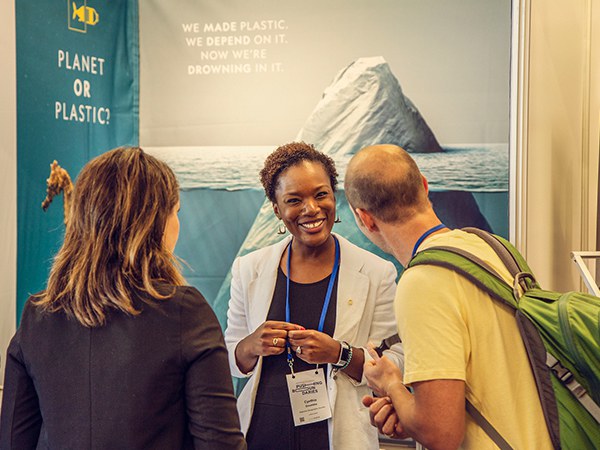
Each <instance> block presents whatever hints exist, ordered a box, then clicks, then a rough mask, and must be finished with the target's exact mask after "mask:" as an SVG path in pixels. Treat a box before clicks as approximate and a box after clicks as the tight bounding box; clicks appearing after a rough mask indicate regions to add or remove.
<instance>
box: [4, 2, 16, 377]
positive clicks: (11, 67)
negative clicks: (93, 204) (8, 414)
mask: <svg viewBox="0 0 600 450" xmlns="http://www.w3.org/2000/svg"><path fill="white" fill-rule="evenodd" d="M14 10H15V5H14V2H12V1H5V2H0V43H1V44H0V355H1V356H0V357H1V358H2V364H1V365H0V371H1V372H0V385H1V384H2V383H3V381H4V364H5V361H6V347H7V346H8V342H9V341H10V338H11V336H12V335H13V333H14V331H15V322H16V320H15V317H16V301H15V297H16V291H17V287H16V283H17V150H16V149H17V135H16V132H17V129H16V115H17V104H16V73H15V71H16V67H15V66H16V59H15V20H14V17H15V13H14Z"/></svg>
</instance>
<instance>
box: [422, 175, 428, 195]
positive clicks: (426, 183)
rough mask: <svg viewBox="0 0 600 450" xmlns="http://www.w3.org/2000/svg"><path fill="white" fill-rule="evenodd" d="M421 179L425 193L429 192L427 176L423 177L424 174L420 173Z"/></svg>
mask: <svg viewBox="0 0 600 450" xmlns="http://www.w3.org/2000/svg"><path fill="white" fill-rule="evenodd" d="M421 179H422V180H423V187H424V188H425V194H429V183H428V182H427V178H425V175H421Z"/></svg>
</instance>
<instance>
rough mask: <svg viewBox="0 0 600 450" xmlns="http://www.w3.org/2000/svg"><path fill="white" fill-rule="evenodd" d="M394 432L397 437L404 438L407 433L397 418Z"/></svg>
mask: <svg viewBox="0 0 600 450" xmlns="http://www.w3.org/2000/svg"><path fill="white" fill-rule="evenodd" d="M395 432H396V436H397V437H398V439H404V438H407V437H408V433H407V432H406V431H404V427H403V426H402V424H401V423H400V421H399V420H398V421H397V422H396V427H395Z"/></svg>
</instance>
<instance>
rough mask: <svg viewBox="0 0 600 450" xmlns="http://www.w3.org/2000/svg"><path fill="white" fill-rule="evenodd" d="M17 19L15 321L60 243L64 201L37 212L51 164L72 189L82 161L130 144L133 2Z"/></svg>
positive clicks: (53, 4)
mask: <svg viewBox="0 0 600 450" xmlns="http://www.w3.org/2000/svg"><path fill="white" fill-rule="evenodd" d="M15 14H16V34H17V151H18V155H17V183H18V198H17V209H18V212H17V216H18V217H17V227H18V255H17V273H18V275H17V304H18V309H17V317H20V316H21V310H22V307H23V304H24V302H25V301H26V299H27V297H28V295H29V294H30V293H34V292H37V291H39V290H41V289H43V287H44V285H45V282H46V279H47V275H48V269H49V267H50V264H51V258H52V256H53V254H54V253H55V252H56V250H57V249H58V248H59V247H60V244H61V243H62V237H63V233H64V226H63V205H62V199H59V198H57V199H55V200H54V203H52V204H51V205H50V207H49V209H48V211H47V212H45V213H44V212H43V211H42V208H41V207H40V205H41V203H42V200H44V197H45V190H46V183H45V180H46V178H48V176H49V172H50V164H51V163H52V161H53V160H57V161H58V163H59V164H60V165H61V166H62V167H64V168H65V169H67V170H68V172H69V173H70V174H71V177H72V178H73V181H75V180H74V179H75V176H76V175H77V173H78V172H79V170H80V169H81V167H82V166H83V165H84V164H85V163H86V162H87V161H88V160H89V159H91V158H93V157H94V156H96V155H98V154H100V153H102V152H104V151H106V150H108V149H110V148H113V147H116V146H119V145H125V144H129V145H131V144H137V142H138V97H137V94H138V79H139V76H138V9H137V1H135V0H120V1H111V2H103V1H100V0H97V1H95V0H74V1H73V0H70V1H66V0H64V1H56V0H39V1H35V2H31V1H26V0H17V1H16V3H15Z"/></svg>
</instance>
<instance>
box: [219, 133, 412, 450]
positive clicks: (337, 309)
mask: <svg viewBox="0 0 600 450" xmlns="http://www.w3.org/2000/svg"><path fill="white" fill-rule="evenodd" d="M261 181H262V183H263V186H264V188H265V192H266V194H267V197H268V198H269V199H270V200H271V202H272V204H273V210H274V213H275V214H276V216H277V217H278V218H279V219H280V220H282V222H283V224H284V225H285V228H286V229H287V230H288V231H289V232H290V234H291V236H289V237H287V238H284V239H283V240H282V241H280V242H279V243H277V244H274V245H271V246H269V247H266V248H263V249H261V250H257V251H255V252H252V253H250V254H248V255H245V256H243V257H241V258H237V259H236V260H235V262H234V264H233V268H232V282H231V299H230V303H229V311H228V314H227V319H228V324H227V329H226V332H225V342H226V345H227V348H228V351H229V363H230V367H231V371H232V373H233V375H234V376H236V377H248V378H249V380H248V383H247V384H246V386H245V387H244V390H243V391H242V393H241V395H240V397H239V399H238V411H239V413H240V420H241V425H242V430H243V431H244V433H246V438H247V440H248V448H249V449H262V448H264V449H287V448H290V449H292V448H294V449H302V448H307V449H308V448H310V450H318V449H340V450H346V449H361V450H363V449H378V448H379V444H378V435H377V430H376V429H375V428H374V427H373V426H371V424H370V421H369V412H368V409H367V408H365V407H363V406H362V404H361V399H362V397H363V396H364V395H370V393H371V391H370V389H369V388H368V387H367V385H366V379H365V378H364V376H363V370H362V369H363V365H364V362H365V361H367V360H369V359H370V356H369V354H368V352H367V351H366V346H367V343H368V342H373V343H376V344H378V343H379V342H380V341H381V340H382V339H384V338H386V337H388V336H390V335H392V334H394V333H396V324H395V319H394V312H393V299H394V293H395V288H396V284H395V279H396V269H395V267H394V265H393V264H391V263H390V262H387V261H385V260H383V259H381V258H379V257H378V256H375V255H373V254H372V253H369V252H367V251H365V250H363V249H361V248H359V247H357V246H355V245H354V244H352V243H350V242H349V241H347V240H346V239H344V238H342V237H341V236H337V235H334V234H332V233H331V229H332V227H333V224H334V223H335V220H336V205H335V189H336V186H337V171H336V169H335V166H334V163H333V160H331V158H329V157H328V156H326V155H324V154H323V153H321V152H318V151H317V150H315V149H314V148H313V147H312V145H308V144H305V143H291V144H287V145H284V146H282V147H279V148H278V149H277V150H275V151H274V152H273V153H272V154H271V155H270V156H269V157H268V158H267V160H266V161H265V166H264V168H263V170H262V171H261ZM280 228H281V227H280ZM282 231H284V230H282ZM388 356H389V357H390V358H392V360H393V361H395V362H396V363H397V364H398V365H400V364H401V362H402V351H401V347H400V346H399V345H396V346H393V347H392V349H391V350H390V351H389V352H388Z"/></svg>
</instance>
